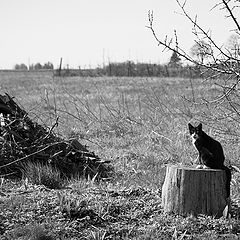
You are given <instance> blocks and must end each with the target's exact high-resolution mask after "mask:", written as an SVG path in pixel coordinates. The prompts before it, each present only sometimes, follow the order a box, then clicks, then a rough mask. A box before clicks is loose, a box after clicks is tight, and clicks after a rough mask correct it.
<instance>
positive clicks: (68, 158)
mask: <svg viewBox="0 0 240 240" xmlns="http://www.w3.org/2000/svg"><path fill="white" fill-rule="evenodd" d="M55 125H57V121H56V124H55ZM54 127H55V126H52V127H51V128H50V129H45V128H44V127H43V126H41V125H39V124H38V123H36V122H33V121H32V120H31V119H30V118H29V117H28V113H27V112H26V111H25V110H23V109H21V108H20V107H19V106H18V104H17V103H16V102H15V101H14V100H13V98H12V97H10V96H9V95H8V94H5V95H0V176H6V175H10V176H13V177H21V167H22V164H25V163H26V162H32V163H41V164H44V165H45V164H48V165H51V166H53V167H55V168H56V169H58V170H59V171H60V173H61V174H62V176H66V177H71V176H73V175H79V176H84V177H93V176H97V177H98V178H104V177H107V174H108V171H109V169H110V166H109V165H107V162H104V161H101V160H100V159H99V157H98V156H96V155H95V154H94V153H93V152H89V151H88V149H87V148H86V146H83V145H82V144H81V143H80V142H79V141H78V140H77V139H68V140H64V139H61V138H60V137H58V136H56V135H55V134H54V133H53V129H54Z"/></svg>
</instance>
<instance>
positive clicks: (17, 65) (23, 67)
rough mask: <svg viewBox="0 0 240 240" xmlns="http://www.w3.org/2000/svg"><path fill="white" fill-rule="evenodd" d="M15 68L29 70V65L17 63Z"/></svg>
mask: <svg viewBox="0 0 240 240" xmlns="http://www.w3.org/2000/svg"><path fill="white" fill-rule="evenodd" d="M14 69H15V70H28V67H27V65H25V64H24V63H21V64H16V65H15V66H14Z"/></svg>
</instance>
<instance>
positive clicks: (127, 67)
mask: <svg viewBox="0 0 240 240" xmlns="http://www.w3.org/2000/svg"><path fill="white" fill-rule="evenodd" d="M55 71H56V75H61V76H84V77H88V76H91V77H97V76H119V77H124V76H128V77H182V78H185V77H191V78H198V77H200V72H201V71H200V69H199V68H198V67H195V66H181V65H176V66H173V65H170V64H166V65H161V64H151V63H134V62H132V61H127V62H122V63H109V64H108V65H106V66H104V67H98V68H94V69H81V68H79V69H70V68H67V69H61V71H60V72H59V69H57V70H55Z"/></svg>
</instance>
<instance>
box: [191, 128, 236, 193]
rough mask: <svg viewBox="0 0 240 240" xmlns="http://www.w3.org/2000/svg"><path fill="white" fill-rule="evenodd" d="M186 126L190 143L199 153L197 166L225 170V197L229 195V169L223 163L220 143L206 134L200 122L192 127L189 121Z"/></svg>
mask: <svg viewBox="0 0 240 240" xmlns="http://www.w3.org/2000/svg"><path fill="white" fill-rule="evenodd" d="M188 128H189V132H190V135H191V138H192V143H193V145H194V146H195V147H196V148H197V150H198V153H199V156H198V164H199V165H198V166H197V168H212V169H222V170H225V171H226V176H227V186H226V189H227V197H229V196H230V182H231V171H230V169H229V168H228V167H226V166H225V165H224V160H225V157H224V153H223V148H222V146H221V144H220V143H219V142H218V141H216V140H215V139H213V138H212V137H210V136H208V135H207V134H206V133H205V132H204V131H203V130H202V124H201V123H200V124H199V125H198V126H197V127H194V126H193V125H191V124H190V123H189V124H188Z"/></svg>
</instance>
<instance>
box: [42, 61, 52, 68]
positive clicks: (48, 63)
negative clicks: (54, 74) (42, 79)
mask: <svg viewBox="0 0 240 240" xmlns="http://www.w3.org/2000/svg"><path fill="white" fill-rule="evenodd" d="M42 68H43V69H53V68H54V67H53V64H52V63H51V62H47V63H45V64H44V65H43V67H42Z"/></svg>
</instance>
